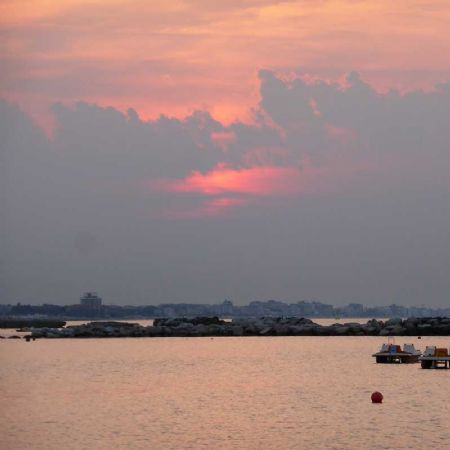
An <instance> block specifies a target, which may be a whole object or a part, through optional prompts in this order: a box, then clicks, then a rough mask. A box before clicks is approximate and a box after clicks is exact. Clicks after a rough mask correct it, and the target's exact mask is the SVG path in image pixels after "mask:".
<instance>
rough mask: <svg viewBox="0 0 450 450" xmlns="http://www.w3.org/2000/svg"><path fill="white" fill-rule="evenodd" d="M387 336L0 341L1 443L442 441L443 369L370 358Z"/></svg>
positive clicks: (327, 445) (447, 427) (448, 389)
mask: <svg viewBox="0 0 450 450" xmlns="http://www.w3.org/2000/svg"><path fill="white" fill-rule="evenodd" d="M400 339H401V338H397V342H398V343H403V340H400ZM405 339H406V340H405V341H404V342H407V341H408V340H409V341H411V342H413V343H414V344H415V345H416V346H418V347H420V348H422V349H423V348H424V347H425V346H426V345H431V344H433V345H439V346H446V347H448V346H449V345H450V339H449V338H445V337H444V338H443V337H423V338H422V340H421V341H418V340H417V339H416V338H414V337H412V338H405ZM384 341H385V338H380V337H339V338H336V337H322V338H321V337H256V338H254V337H245V338H214V339H211V338H155V339H150V338H143V339H140V338H134V339H104V340H101V339H89V340H82V339H69V340H56V339H55V340H38V341H36V342H31V343H28V344H27V343H25V342H24V341H11V340H8V341H5V340H3V341H0V358H1V361H2V365H1V367H0V380H1V383H0V393H1V398H2V408H1V412H0V434H1V436H2V448H4V449H6V450H16V449H35V450H39V449H46V450H52V449H60V448H64V449H119V448H124V449H125V448H127V449H149V448H155V449H156V448H158V449H159V448H161V449H162V448H164V449H255V450H256V449H339V450H342V449H377V450H378V449H382V448H395V449H414V450H419V449H429V448H433V449H438V450H440V449H442V450H444V449H446V448H448V443H449V442H450V424H449V420H448V418H449V413H450V408H449V402H448V398H450V380H449V375H450V374H449V372H448V371H437V370H422V369H420V365H418V364H414V365H380V364H378V365H377V364H375V363H374V361H373V358H371V354H372V353H373V352H375V351H376V350H378V348H379V346H380V345H381V343H382V342H384ZM374 390H379V391H381V392H382V393H383V394H384V403H383V404H382V405H373V404H372V403H371V401H370V395H371V393H372V392H373V391H374Z"/></svg>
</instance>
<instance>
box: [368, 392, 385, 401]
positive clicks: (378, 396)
mask: <svg viewBox="0 0 450 450" xmlns="http://www.w3.org/2000/svg"><path fill="white" fill-rule="evenodd" d="M370 398H371V399H372V403H383V394H382V393H381V392H378V391H375V392H373V393H372V396H371V397H370Z"/></svg>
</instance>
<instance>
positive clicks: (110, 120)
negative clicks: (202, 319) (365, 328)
mask: <svg viewBox="0 0 450 450" xmlns="http://www.w3.org/2000/svg"><path fill="white" fill-rule="evenodd" d="M449 23H450V2H448V1H447V0H428V1H427V0H398V1H395V2H392V1H388V0H376V1H375V0H370V1H364V0H361V1H359V0H345V1H344V0H329V1H328V0H314V1H313V0H303V1H270V0H260V1H258V0H247V1H245V0H243V1H235V0H226V1H225V0H218V1H214V2H210V1H206V0H191V1H188V0H185V1H178V0H171V1H165V2H162V1H139V0H136V1H125V0H108V1H96V0H85V1H84V0H59V1H56V0H55V1H52V0H40V1H39V0H37V1H36V0H34V1H32V0H29V1H27V0H21V1H18V0H3V1H2V2H0V33H1V34H0V36H1V38H0V61H1V62H0V67H1V72H0V99H1V103H0V132H1V135H0V138H1V146H2V147H1V150H2V159H3V163H2V178H3V180H2V185H1V186H2V190H3V192H4V194H2V197H1V198H0V201H1V202H2V203H1V204H2V209H3V210H4V211H6V213H7V214H6V217H7V220H6V221H5V227H4V229H3V231H2V237H3V241H4V243H5V251H4V252H3V258H4V261H3V267H4V268H5V269H4V271H3V272H4V273H3V275H2V278H1V279H2V282H1V285H0V294H1V296H2V302H16V301H28V302H32V303H41V302H42V301H47V300H52V301H53V302H61V303H71V302H76V301H77V297H78V296H79V294H81V292H82V291H85V290H88V289H93V290H97V291H99V292H100V293H101V294H103V295H104V297H105V301H106V302H111V303H126V302H128V303H131V304H132V303H136V304H138V303H160V302H172V301H173V302H178V301H192V302H216V301H222V300H223V299H224V298H231V299H232V300H233V301H235V302H236V303H247V302H248V301H251V300H255V299H268V298H276V299H280V300H285V301H297V300H305V299H316V300H321V301H328V302H330V303H338V304H342V303H345V302H349V301H359V302H362V303H366V304H369V303H376V304H388V303H393V302H397V303H401V304H416V305H419V304H430V305H433V306H448V305H449V302H450V300H449V298H450V297H449V292H450V281H449V277H448V273H449V270H450V239H448V236H447V230H448V229H450V206H449V205H450V196H449V194H450V181H449V176H448V173H449V170H450V154H449V153H450V149H449V142H450V84H449V80H450V58H449V57H448V56H449V55H450V27H449ZM125 297H127V298H125ZM3 299H4V300H3ZM125 300H126V301H125Z"/></svg>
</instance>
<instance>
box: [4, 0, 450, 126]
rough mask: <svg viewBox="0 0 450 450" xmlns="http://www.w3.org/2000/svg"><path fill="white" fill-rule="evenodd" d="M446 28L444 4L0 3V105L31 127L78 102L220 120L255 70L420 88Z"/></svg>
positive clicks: (447, 43)
mask: <svg viewBox="0 0 450 450" xmlns="http://www.w3.org/2000/svg"><path fill="white" fill-rule="evenodd" d="M449 23H450V2H448V1H447V0H429V1H425V0H424V1H420V2H411V1H409V0H399V1H396V2H392V1H390V0H359V1H354V0H351V1H350V0H327V1H310V0H298V1H295V0H294V1H285V2H278V1H270V0H260V1H259V0H246V1H240V2H234V1H229V0H217V1H214V2H208V1H202V0H173V1H169V2H167V1H157V0H155V1H151V2H147V1H130V0H58V1H56V0H38V1H32V0H5V1H3V2H1V4H0V29H1V33H2V43H1V45H0V59H1V60H2V75H1V80H0V81H1V86H0V96H1V97H4V98H7V99H9V100H12V101H15V102H18V103H20V104H21V105H22V106H23V107H24V108H25V109H27V110H28V111H29V112H31V113H32V114H33V115H34V117H35V118H38V120H39V119H40V118H41V119H42V120H41V121H44V119H43V118H44V116H45V115H48V106H49V105H50V104H51V103H53V102H56V101H63V102H73V101H77V100H84V101H90V102H95V103H98V104H100V105H103V106H106V105H111V106H114V107H117V108H119V109H121V110H126V109H127V108H128V107H133V108H135V109H136V110H137V111H138V112H139V114H140V116H141V117H142V118H144V119H148V118H154V117H157V116H158V115H159V114H161V113H164V114H166V115H175V116H185V115H186V114H188V113H190V112H192V111H194V110H196V109H206V110H208V111H210V112H211V113H212V114H213V115H214V116H215V117H216V118H218V119H219V120H222V121H224V122H226V123H229V122H231V121H233V120H235V119H236V118H239V119H244V120H246V119H248V118H249V114H248V111H249V110H250V108H252V107H254V106H255V105H257V103H258V100H259V95H258V83H257V76H256V74H257V72H258V70H259V69H262V68H265V69H270V70H275V71H277V72H279V73H284V74H286V76H289V74H291V73H302V74H309V75H311V76H320V77H322V78H328V79H337V78H339V77H340V76H341V75H342V74H343V73H346V72H348V71H351V70H357V71H359V72H361V73H362V75H363V77H364V79H366V80H368V81H370V82H371V83H372V84H374V85H376V86H377V87H378V88H379V89H385V88H388V87H397V88H400V89H411V88H417V87H421V88H430V87H431V86H433V85H434V84H435V83H436V82H439V81H444V80H445V79H447V77H448V73H449V72H450V60H449V59H448V58H445V57H443V55H448V54H449V53H450V31H449V30H450V27H448V24H449Z"/></svg>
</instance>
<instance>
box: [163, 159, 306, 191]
mask: <svg viewBox="0 0 450 450" xmlns="http://www.w3.org/2000/svg"><path fill="white" fill-rule="evenodd" d="M304 175H305V174H304V172H303V171H302V170H300V169H298V168H295V167H251V168H248V169H240V170H237V169H231V168H227V167H225V166H223V165H219V166H217V167H216V168H215V169H213V170H212V171H211V172H208V173H206V174H203V173H201V172H192V174H191V175H190V176H188V177H187V178H185V179H183V180H161V181H159V182H158V183H157V188H158V189H159V190H163V191H166V192H174V193H198V194H203V195H207V196H220V195H225V194H243V195H247V196H262V197H274V196H290V195H295V194H299V193H300V192H302V190H303V189H304V188H305V183H304ZM309 176H310V174H308V177H309Z"/></svg>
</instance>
